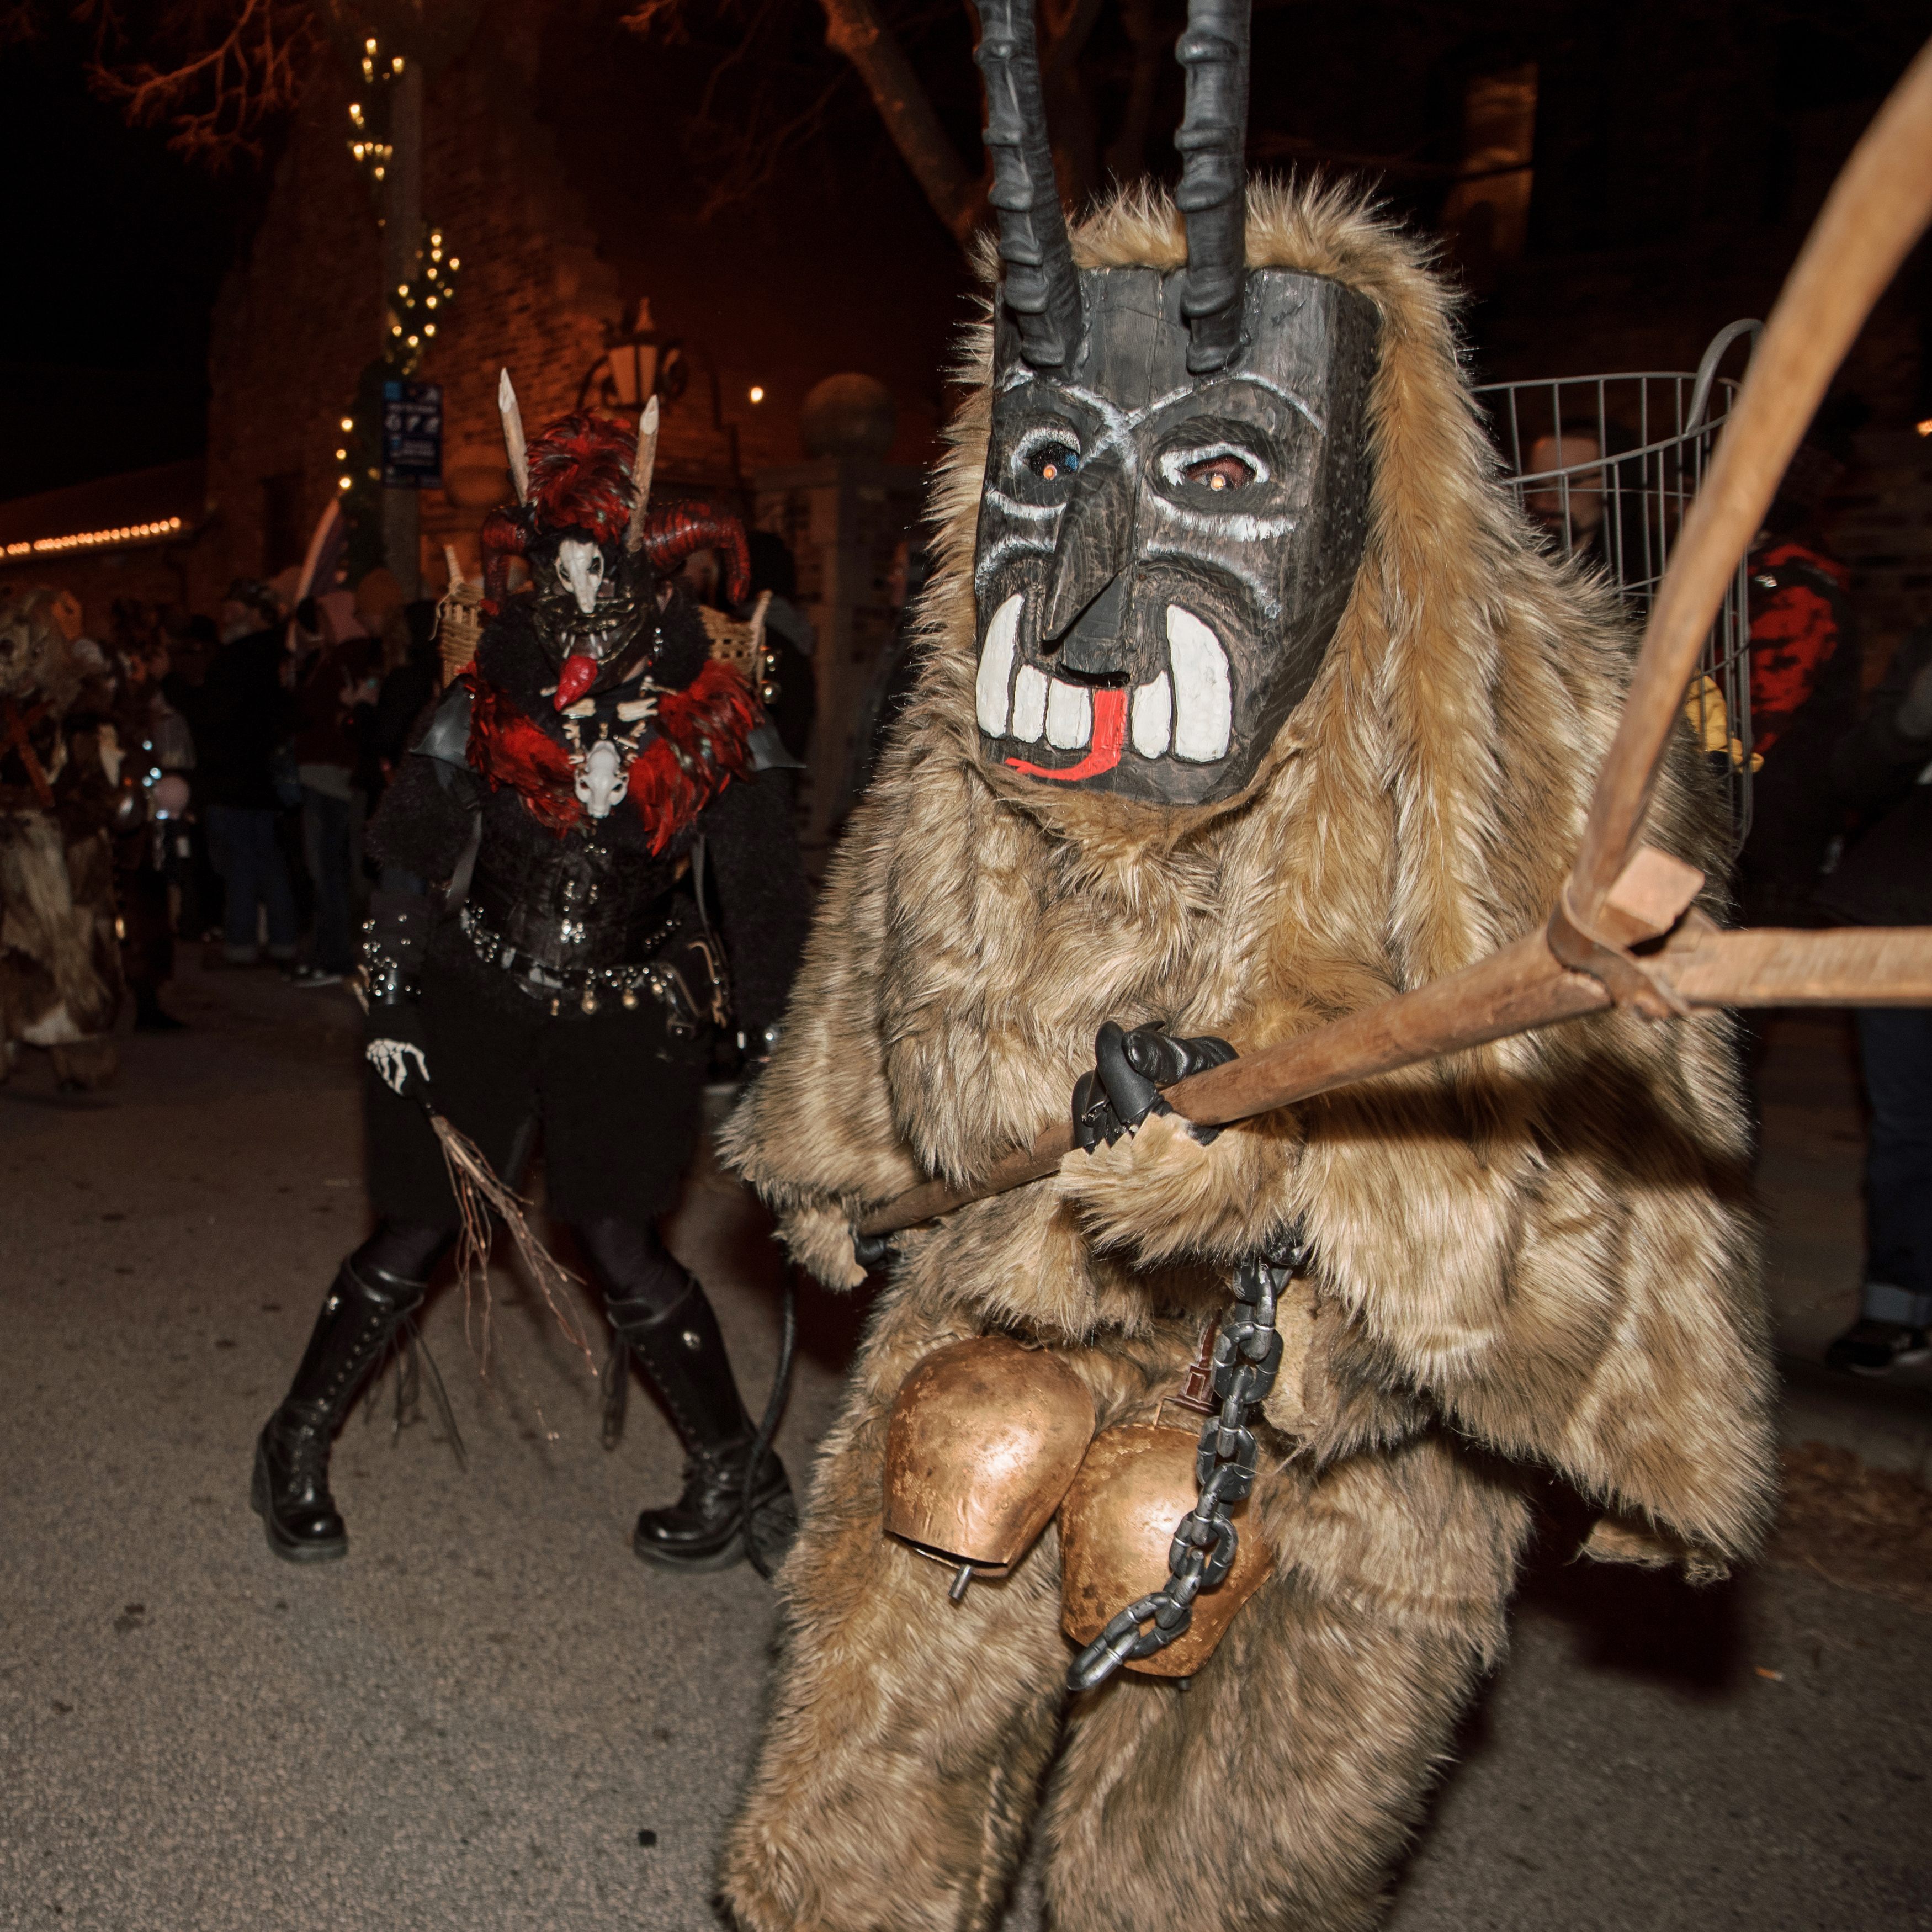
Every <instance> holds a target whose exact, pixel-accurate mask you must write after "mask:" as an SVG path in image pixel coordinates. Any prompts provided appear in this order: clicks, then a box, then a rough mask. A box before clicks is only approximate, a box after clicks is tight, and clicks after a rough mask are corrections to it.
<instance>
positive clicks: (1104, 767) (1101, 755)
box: [1007, 688, 1127, 784]
mask: <svg viewBox="0 0 1932 1932" xmlns="http://www.w3.org/2000/svg"><path fill="white" fill-rule="evenodd" d="M1126 739H1127V692H1126V691H1124V690H1121V689H1118V688H1115V689H1112V690H1100V691H1095V692H1094V742H1093V745H1092V746H1091V748H1090V749H1089V750H1088V754H1087V755H1086V756H1085V757H1084V758H1082V760H1080V762H1079V763H1078V764H1077V765H1068V766H1065V767H1064V768H1063V769H1061V770H1059V771H1057V772H1055V771H1049V769H1047V768H1046V766H1044V765H1030V764H1028V763H1027V761H1026V760H1025V759H1024V758H1009V759H1008V760H1007V763H1008V764H1010V766H1013V769H1014V770H1015V771H1016V772H1025V773H1026V775H1027V776H1028V778H1057V779H1058V780H1059V781H1060V782H1061V784H1070V783H1071V782H1072V781H1073V780H1074V779H1075V778H1097V777H1098V776H1099V775H1100V773H1101V772H1111V771H1112V769H1114V767H1115V766H1116V765H1118V763H1120V762H1121V745H1122V744H1123V743H1124V742H1125V741H1126Z"/></svg>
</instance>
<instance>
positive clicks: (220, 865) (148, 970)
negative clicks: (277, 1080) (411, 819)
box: [101, 570, 439, 1030]
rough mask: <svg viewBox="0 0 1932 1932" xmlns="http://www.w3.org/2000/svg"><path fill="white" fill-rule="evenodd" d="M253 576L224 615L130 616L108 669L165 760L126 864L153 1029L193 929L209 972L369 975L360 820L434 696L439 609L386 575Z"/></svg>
mask: <svg viewBox="0 0 1932 1932" xmlns="http://www.w3.org/2000/svg"><path fill="white" fill-rule="evenodd" d="M292 589H293V586H289V585H278V584H274V583H262V582H257V581H254V580H238V581H237V582H236V583H233V585H231V586H229V591H228V594H227V595H226V598H225V599H224V601H223V604H222V606H221V608H220V612H219V613H218V615H217V616H214V617H212V618H210V617H208V616H191V617H183V616H180V615H179V614H178V613H172V612H162V611H157V610H154V609H153V608H152V607H149V606H145V605H142V604H134V603H130V602H121V603H117V604H115V606H114V608H113V619H112V623H111V626H110V635H109V640H108V641H107V644H106V645H105V646H104V649H103V651H102V664H101V676H102V678H103V679H104V683H105V685H106V687H107V690H108V691H109V693H110V703H111V704H112V706H113V709H114V711H115V714H116V715H117V717H118V719H119V721H120V730H121V740H122V742H124V743H127V744H128V745H130V746H132V745H139V746H140V747H141V748H142V752H143V754H144V755H145V757H147V759H148V771H147V778H148V787H149V794H150V804H151V813H150V815H149V822H148V825H147V826H145V827H144V828H143V829H142V831H141V832H139V834H137V835H132V836H130V838H128V839H127V840H126V841H124V845H123V849H122V851H121V854H120V858H119V865H118V871H119V873H120V875H121V904H122V917H123V922H124V926H125V927H126V929H127V935H128V940H127V962H126V964H127V979H128V983H129V986H130V990H131V991H132V992H133V996H134V998H135V1001H136V1016H135V1017H136V1025H137V1026H139V1027H141V1028H144V1029H147V1030H154V1029H159V1028H169V1027H172V1026H173V1025H176V1024H178V1022H175V1020H174V1019H172V1017H171V1016H169V1015H168V1014H167V1013H166V1010H164V1009H163V1007H161V1006H160V1003H159V1000H158V998H157V992H158V989H159V987H160V984H161V983H163V981H164V980H166V977H167V974H168V967H169V959H170V955H171V950H172V941H173V939H174V938H175V935H180V936H181V938H184V939H185V940H187V941H192V942H197V943H200V944H202V945H203V946H204V947H205V952H204V954H203V964H204V965H207V966H211V967H223V968H245V967H251V966H258V965H271V966H274V967H276V968H280V969H281V971H283V972H284V973H285V974H287V977H289V978H290V980H292V981H293V983H295V984H296V985H297V986H308V987H314V986H332V985H334V984H336V983H338V982H339V981H340V980H341V979H342V978H343V977H344V975H345V974H347V973H348V971H350V968H351V967H352V966H353V964H354V959H355V947H354V938H353V935H354V932H355V929H356V920H357V908H358V906H359V901H361V900H362V898H364V897H365V896H366V893H367V891H368V886H370V885H371V883H374V880H371V879H370V878H369V877H367V876H366V868H365V862H364V857H363V852H362V828H363V826H364V824H365V823H366V821H367V820H368V816H369V814H370V813H371V811H374V808H375V806H376V804H377V801H378V800H379V799H380V797H381V796H382V793H383V787H384V786H385V785H386V784H387V782H388V781H389V774H390V772H392V770H393V769H395V764H396V761H397V760H398V759H399V758H401V757H402V756H403V754H404V750H405V748H406V746H407V740H408V737H409V734H410V730H411V728H412V727H413V725H414V724H415V723H416V720H417V718H419V715H421V713H422V711H423V709H424V708H425V706H426V705H428V703H429V702H430V701H431V699H432V698H433V697H434V695H435V694H436V691H437V686H438V682H439V675H438V661H437V651H436V645H435V631H436V607H435V605H434V604H433V603H431V602H428V601H416V602H410V601H406V600H405V599H404V596H403V595H402V592H401V590H400V589H399V588H398V586H397V583H396V582H395V578H394V577H392V576H391V575H390V574H389V572H388V571H386V570H377V571H372V572H371V573H370V574H368V576H367V577H365V578H364V579H363V580H362V582H361V583H359V584H358V585H356V586H355V588H354V589H346V588H345V589H334V590H330V591H328V592H325V593H324V594H323V595H321V596H320V597H309V598H302V599H301V600H299V601H294V602H293V603H292V602H290V601H289V598H290V593H291V592H292Z"/></svg>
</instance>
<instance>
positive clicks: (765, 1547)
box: [610, 1280, 796, 1571]
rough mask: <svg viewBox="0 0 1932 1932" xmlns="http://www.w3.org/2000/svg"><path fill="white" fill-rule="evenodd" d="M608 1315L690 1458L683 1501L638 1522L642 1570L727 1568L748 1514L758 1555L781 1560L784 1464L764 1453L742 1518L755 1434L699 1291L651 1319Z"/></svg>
mask: <svg viewBox="0 0 1932 1932" xmlns="http://www.w3.org/2000/svg"><path fill="white" fill-rule="evenodd" d="M610 1319H611V1320H612V1322H613V1324H614V1325H616V1329H617V1332H618V1333H619V1334H620V1335H621V1336H622V1337H623V1338H624V1340H625V1342H627V1343H628V1344H629V1345H630V1347H631V1352H632V1353H633V1354H634V1355H636V1357H637V1363H638V1366H639V1367H641V1368H642V1369H643V1372H644V1376H645V1378H646V1380H647V1381H648V1382H649V1383H650V1385H651V1386H652V1388H655V1390H656V1391H657V1392H658V1394H659V1395H660V1396H661V1397H663V1399H664V1406H665V1408H667V1409H668V1410H669V1411H670V1419H671V1424H672V1427H673V1428H675V1429H676V1431H677V1434H678V1439H679V1442H682V1444H683V1445H684V1451H685V1456H686V1457H687V1458H688V1460H687V1461H686V1463H685V1471H684V1489H683V1491H682V1494H680V1495H679V1497H678V1499H677V1501H676V1502H674V1503H672V1504H670V1505H668V1506H667V1508H663V1509H647V1510H646V1511H644V1512H643V1514H641V1515H640V1517H638V1518H637V1530H636V1532H635V1533H634V1535H633V1536H632V1537H631V1548H632V1549H633V1550H635V1551H636V1552H637V1554H638V1556H640V1557H641V1558H643V1560H644V1561H645V1562H646V1563H657V1564H661V1565H663V1566H664V1568H667V1569H670V1570H692V1571H697V1570H728V1569H730V1568H731V1566H732V1565H733V1564H735V1563H738V1562H742V1560H743V1559H744V1556H745V1532H746V1526H747V1517H749V1520H750V1528H751V1534H752V1535H753V1537H754V1538H755V1539H756V1541H757V1544H758V1548H759V1550H760V1554H761V1555H762V1556H766V1558H767V1559H768V1561H769V1562H776V1561H777V1560H778V1559H781V1557H782V1556H783V1555H784V1547H785V1546H786V1545H787V1544H789V1541H790V1536H791V1535H792V1533H793V1531H795V1529H796V1516H795V1514H794V1513H793V1509H792V1502H791V1484H790V1482H789V1481H787V1479H786V1476H785V1472H784V1464H783V1463H781V1462H780V1461H779V1460H778V1457H776V1456H775V1455H774V1454H772V1452H771V1451H769V1449H768V1450H766V1451H765V1454H764V1455H763V1458H762V1459H761V1460H760V1463H759V1465H758V1472H757V1476H756V1478H754V1481H752V1484H751V1499H750V1501H751V1507H750V1510H749V1511H747V1510H746V1508H745V1475H746V1472H748V1470H749V1469H750V1467H751V1451H752V1450H753V1448H754V1446H755V1444H756V1439H757V1429H756V1427H754V1424H753V1423H752V1421H751V1418H750V1416H748V1415H746V1414H745V1405H744V1403H743V1402H742V1400H740V1398H739V1394H738V1385H737V1383H736V1381H735V1380H734V1379H733V1376H732V1374H731V1363H730V1358H729V1357H728V1356H727V1355H726V1354H725V1352H724V1337H723V1336H722V1335H721V1334H719V1333H718V1317H717V1316H716V1315H715V1314H714V1313H712V1307H711V1304H710V1302H709V1300H708V1299H707V1298H706V1295H705V1292H704V1290H703V1287H702V1286H701V1285H700V1283H698V1282H697V1281H696V1280H693V1281H692V1282H691V1286H689V1287H688V1289H686V1290H685V1292H684V1294H683V1295H682V1298H680V1299H679V1301H676V1303H675V1304H673V1306H672V1307H670V1309H669V1310H667V1311H666V1312H665V1313H663V1314H661V1315H659V1316H657V1317H656V1318H655V1319H647V1318H640V1315H634V1314H633V1313H632V1311H631V1309H630V1308H628V1307H626V1306H625V1304H623V1303H622V1302H620V1301H613V1302H612V1303H611V1304H610Z"/></svg>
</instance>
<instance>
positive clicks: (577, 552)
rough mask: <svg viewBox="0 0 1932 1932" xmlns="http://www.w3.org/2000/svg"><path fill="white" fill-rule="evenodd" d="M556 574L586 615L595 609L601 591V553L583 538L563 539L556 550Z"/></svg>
mask: <svg viewBox="0 0 1932 1932" xmlns="http://www.w3.org/2000/svg"><path fill="white" fill-rule="evenodd" d="M556 574H557V577H558V579H559V581H561V582H562V583H563V584H564V585H565V586H566V587H567V588H568V589H569V591H570V592H571V595H573V596H574V597H575V598H576V599H577V608H578V610H581V611H582V612H583V613H584V615H585V616H589V614H590V613H591V612H592V611H593V610H595V609H596V607H597V597H598V592H600V591H601V590H602V589H603V588H604V553H603V552H602V551H601V550H599V549H598V547H597V546H596V544H594V543H592V542H590V541H589V540H588V539H587V538H583V537H565V538H564V540H563V541H562V543H560V544H558V545H557V547H556Z"/></svg>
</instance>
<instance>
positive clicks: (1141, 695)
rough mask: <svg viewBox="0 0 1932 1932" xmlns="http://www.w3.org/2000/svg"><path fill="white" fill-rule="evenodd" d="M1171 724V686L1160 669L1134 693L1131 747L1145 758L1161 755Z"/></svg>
mask: <svg viewBox="0 0 1932 1932" xmlns="http://www.w3.org/2000/svg"><path fill="white" fill-rule="evenodd" d="M1173 727H1174V689H1173V687H1172V685H1170V684H1169V682H1168V681H1167V673H1166V671H1163V672H1162V673H1161V674H1160V676H1158V677H1157V678H1156V679H1154V682H1153V683H1151V684H1144V685H1142V686H1141V687H1140V688H1139V690H1138V691H1136V692H1135V693H1134V704H1133V734H1134V749H1135V750H1136V751H1138V752H1139V754H1141V756H1142V757H1144V758H1162V757H1166V755H1167V745H1168V740H1169V737H1170V736H1172V732H1173Z"/></svg>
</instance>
